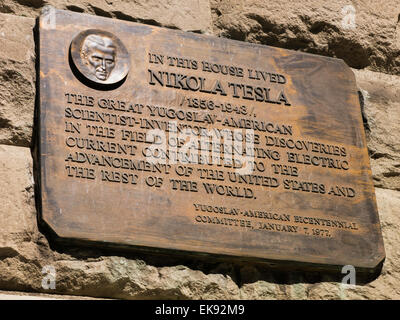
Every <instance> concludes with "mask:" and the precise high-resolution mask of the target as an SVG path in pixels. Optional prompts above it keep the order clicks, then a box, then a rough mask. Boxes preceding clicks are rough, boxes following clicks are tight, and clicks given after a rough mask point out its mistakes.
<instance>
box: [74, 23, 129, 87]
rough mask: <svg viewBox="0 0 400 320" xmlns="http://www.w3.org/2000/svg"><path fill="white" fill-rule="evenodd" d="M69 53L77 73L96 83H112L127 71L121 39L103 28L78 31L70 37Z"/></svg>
mask: <svg viewBox="0 0 400 320" xmlns="http://www.w3.org/2000/svg"><path fill="white" fill-rule="evenodd" d="M70 54H71V58H72V62H73V63H74V65H75V67H76V69H77V70H78V71H79V73H81V74H82V75H83V76H84V77H85V78H87V79H89V80H91V81H93V82H96V83H99V84H115V83H117V82H119V81H121V80H122V79H124V78H125V77H126V76H127V74H128V72H129V68H130V58H129V53H128V51H127V50H126V48H125V46H124V44H123V43H122V42H121V40H119V39H118V38H117V37H116V36H115V35H113V34H112V33H110V32H107V31H103V30H98V29H89V30H85V31H82V32H80V33H79V34H78V35H77V36H76V37H75V38H74V39H73V40H72V43H71V47H70Z"/></svg>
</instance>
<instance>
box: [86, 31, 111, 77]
mask: <svg viewBox="0 0 400 320" xmlns="http://www.w3.org/2000/svg"><path fill="white" fill-rule="evenodd" d="M98 38H99V39H93V40H97V41H93V40H92V39H88V40H86V41H85V42H86V43H85V44H84V50H85V54H84V56H85V60H86V61H85V62H86V64H87V66H88V68H89V70H90V71H91V72H92V73H93V74H94V75H95V76H96V78H97V79H99V80H102V81H105V80H107V79H108V77H109V76H110V74H111V72H112V70H113V69H114V67H115V53H116V52H115V47H114V46H113V43H112V41H111V39H109V38H100V37H98Z"/></svg>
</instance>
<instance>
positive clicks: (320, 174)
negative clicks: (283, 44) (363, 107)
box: [39, 10, 385, 270]
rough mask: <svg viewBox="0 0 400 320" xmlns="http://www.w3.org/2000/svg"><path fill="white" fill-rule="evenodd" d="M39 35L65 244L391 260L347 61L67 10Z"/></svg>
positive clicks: (43, 118) (329, 262)
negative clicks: (83, 242) (87, 242)
mask: <svg viewBox="0 0 400 320" xmlns="http://www.w3.org/2000/svg"><path fill="white" fill-rule="evenodd" d="M50 15H52V16H50ZM39 33H40V151H39V154H40V170H41V206H42V211H41V219H42V220H43V221H44V222H45V223H46V224H47V225H48V226H49V227H50V228H51V229H52V230H53V231H54V232H55V233H56V234H57V235H58V237H60V238H61V239H75V240H90V241H95V242H97V243H105V244H106V243H108V244H114V245H115V244H117V245H121V246H131V247H132V248H137V249H146V250H156V251H157V250H158V251H159V250H161V251H163V252H180V253H190V254H198V255H201V256H204V255H211V256H214V257H230V258H236V259H241V260H245V261H247V260H249V261H250V260H251V261H260V262H263V261H265V262H275V263H279V262H280V263H282V264H284V263H288V262H289V263H290V264H293V265H298V264H300V265H302V264H304V265H306V264H308V265H311V266H318V267H326V268H329V267H332V266H336V267H337V266H343V265H353V266H355V267H358V268H362V269H366V270H373V269H375V268H376V267H377V266H378V265H379V264H380V263H381V262H382V261H383V259H384V257H385V253H384V247H383V241H382V236H381V230H380V224H379V217H378V213H377V207H376V200H375V194H374V187H373V183H372V178H371V171H370V165H369V158H368V152H367V149H366V140H365V135H364V130H363V123H362V117H361V111H360V106H359V101H358V95H357V89H356V84H355V78H354V75H353V73H352V71H351V70H350V69H349V68H348V67H347V66H346V65H345V63H344V62H343V61H342V60H338V59H332V58H327V57H322V56H316V55H311V54H305V53H301V52H295V51H290V50H283V49H279V48H273V47H268V46H260V45H254V44H248V43H243V42H237V41H231V40H226V39H219V38H215V37H209V36H204V35H198V34H192V33H184V32H179V31H174V30H168V29H163V28H158V27H153V26H147V25H142V24H136V23H131V22H124V21H116V20H112V19H106V18H99V17H93V16H88V15H83V14H77V13H72V12H67V11H58V10H50V12H48V13H47V14H45V15H42V16H41V18H40V27H39ZM185 128H187V129H188V130H187V131H185V130H186V129H185ZM196 151H197V153H196ZM168 250H170V251H168Z"/></svg>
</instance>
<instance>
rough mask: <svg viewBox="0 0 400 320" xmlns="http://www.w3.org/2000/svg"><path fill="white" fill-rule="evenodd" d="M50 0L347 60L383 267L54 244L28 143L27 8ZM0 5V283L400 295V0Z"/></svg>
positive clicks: (31, 65) (173, 294)
mask: <svg viewBox="0 0 400 320" xmlns="http://www.w3.org/2000/svg"><path fill="white" fill-rule="evenodd" d="M45 4H51V5H53V6H55V7H56V8H59V9H67V10H72V11H77V12H86V13H89V14H93V15H100V16H105V17H110V18H114V19H123V20H129V21H136V22H141V23H148V24H152V25H158V26H163V27H168V28H174V29H181V30H184V31H192V32H200V33H206V34H211V35H214V36H219V37H227V38H231V39H236V40H241V41H248V42H254V43H260V44H267V45H273V46H278V47H282V48H288V49H293V50H300V51H305V52H311V53H316V54H321V55H327V56H332V57H338V58H341V59H343V60H344V61H345V62H346V63H347V64H348V65H349V66H350V67H352V68H353V71H354V73H355V75H356V79H357V83H358V86H359V89H360V101H361V104H362V106H363V114H364V116H365V129H366V132H367V137H368V147H369V151H370V158H371V166H372V171H373V178H374V182H375V187H376V197H377V202H378V209H379V215H380V219H381V225H382V231H383V236H384V242H385V249H386V254H387V258H386V261H385V264H384V267H383V270H382V272H381V274H380V276H379V277H377V278H376V279H375V280H373V281H371V282H368V283H366V284H360V285H357V286H355V287H351V288H350V287H349V288H344V287H342V286H341V285H340V284H339V283H338V282H335V281H334V280H333V279H332V277H330V276H328V275H323V274H319V273H310V272H308V273H277V272H276V271H271V270H268V269H265V268H263V267H260V266H254V265H252V266H250V265H240V264H230V263H218V262H212V261H194V260H189V259H183V258H181V259H177V258H173V257H152V256H149V255H146V256H141V255H139V254H133V253H127V252H119V253H116V252H113V253H110V251H103V250H100V249H93V248H74V247H72V248H71V247H70V248H60V247H54V245H53V244H51V243H50V244H49V242H48V239H47V238H46V237H45V236H44V235H43V234H42V233H41V231H40V230H39V229H38V226H37V216H36V209H35V198H34V180H33V169H32V156H31V149H30V147H31V144H32V129H33V115H34V104H35V94H36V93H35V80H36V74H35V36H34V31H33V28H34V25H35V19H34V18H35V17H37V16H38V14H39V13H40V10H41V8H42V7H43V6H44V5H45ZM349 4H350V5H352V6H353V9H355V10H354V14H355V21H350V22H349V21H347V20H343V18H344V16H345V15H346V12H344V13H343V12H342V8H343V7H345V6H346V5H349ZM0 12H2V14H0V177H1V178H0V224H1V233H0V290H6V291H13V295H15V294H18V292H31V293H42V294H43V293H46V294H57V296H54V297H57V298H58V297H59V296H58V295H59V294H64V295H72V296H90V297H106V298H124V299H148V298H151V299H399V298H400V266H399V262H400V250H399V243H400V232H399V231H398V230H399V229H400V215H399V208H400V131H399V129H400V89H399V88H400V22H399V21H400V2H399V1H398V0H373V1H367V0H354V1H350V0H349V1H345V0H338V1H330V2H326V1H321V0H302V1H297V2H294V1H290V0H281V1H261V0H210V1H208V0H187V1H179V0H166V1H155V0H151V1H146V0H136V1H133V0H129V1H126V0H125V1H122V0H94V1H90V2H89V1H82V0H50V1H46V2H45V1H42V0H30V1H26V0H24V1H21V0H0ZM352 12H353V11H352ZM352 22H355V24H354V23H353V25H351V23H352ZM348 23H350V27H349V24H348ZM45 266H53V267H54V269H55V270H56V288H55V289H51V288H49V289H48V290H45V289H43V288H42V279H43V276H44V275H43V274H42V269H43V267H45Z"/></svg>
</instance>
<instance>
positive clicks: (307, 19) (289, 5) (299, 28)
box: [211, 0, 400, 74]
mask: <svg viewBox="0 0 400 320" xmlns="http://www.w3.org/2000/svg"><path fill="white" fill-rule="evenodd" d="M349 4H352V5H353V8H354V9H355V28H352V27H351V26H352V25H353V24H351V23H349V21H352V20H347V18H345V20H344V26H345V27H343V26H342V21H343V19H344V17H345V16H346V17H348V18H351V16H349V13H350V15H351V14H352V13H351V11H345V13H344V14H343V13H342V9H343V8H344V7H345V6H347V5H349ZM211 8H212V12H213V24H214V33H215V34H217V35H220V36H223V37H228V38H232V39H236V40H242V41H248V42H254V43H261V44H267V45H272V46H277V47H282V48H288V49H294V50H301V51H306V52H310V53H317V54H322V55H327V56H332V57H338V58H342V59H343V60H344V61H346V62H347V64H348V65H349V66H351V67H354V68H357V69H360V68H365V67H370V68H371V69H373V70H376V71H383V72H388V73H391V74H400V23H399V20H400V19H399V14H400V2H399V1H398V0H374V1H368V0H354V1H348V0H337V1H324V0H304V1H292V0H281V1H262V0H248V1H237V0H212V1H211ZM347 26H349V28H347Z"/></svg>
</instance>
